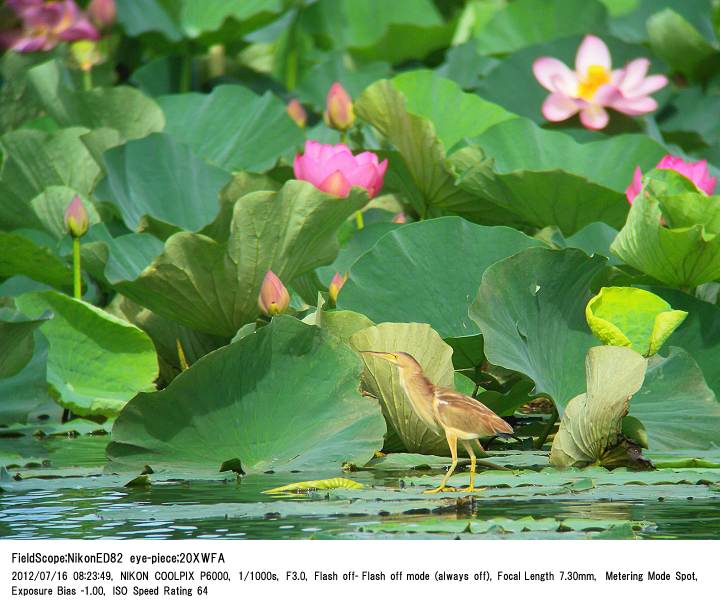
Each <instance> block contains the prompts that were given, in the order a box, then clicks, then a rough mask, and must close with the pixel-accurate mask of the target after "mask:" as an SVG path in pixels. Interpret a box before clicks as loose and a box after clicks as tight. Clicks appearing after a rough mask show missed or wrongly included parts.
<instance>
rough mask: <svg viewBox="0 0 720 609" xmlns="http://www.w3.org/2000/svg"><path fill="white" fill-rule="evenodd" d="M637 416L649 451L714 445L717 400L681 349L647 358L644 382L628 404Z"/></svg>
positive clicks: (719, 413) (719, 416)
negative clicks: (643, 429) (647, 439)
mask: <svg viewBox="0 0 720 609" xmlns="http://www.w3.org/2000/svg"><path fill="white" fill-rule="evenodd" d="M630 413H631V414H632V416H634V417H636V418H638V419H640V421H641V422H642V424H643V425H644V426H645V429H646V430H647V433H648V437H649V447H650V448H651V449H653V450H671V449H672V450H674V449H698V450H708V449H711V448H717V446H718V438H720V403H718V401H717V399H716V398H715V396H714V394H713V392H712V390H711V389H710V388H709V387H708V386H707V384H706V382H705V378H704V377H703V371H702V370H701V368H700V367H699V366H698V365H697V363H696V362H695V361H694V360H693V358H692V357H690V355H688V354H687V353H686V352H685V351H683V350H682V349H679V348H677V347H671V348H670V349H669V351H668V356H667V357H661V356H660V355H656V356H654V357H653V358H651V359H650V360H649V361H648V371H647V375H646V377H645V384H644V385H643V387H642V389H641V390H640V391H639V392H638V393H637V394H636V395H635V397H634V398H633V400H632V403H631V406H630Z"/></svg>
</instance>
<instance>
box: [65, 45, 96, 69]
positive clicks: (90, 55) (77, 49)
mask: <svg viewBox="0 0 720 609" xmlns="http://www.w3.org/2000/svg"><path fill="white" fill-rule="evenodd" d="M70 53H71V55H72V58H73V60H74V61H75V63H77V65H78V67H79V68H80V69H81V70H82V71H83V72H89V71H90V70H92V68H93V66H96V65H97V64H99V63H101V62H102V60H103V55H102V53H101V52H100V48H99V47H98V44H97V42H95V41H94V40H76V41H75V42H73V43H72V44H71V45H70Z"/></svg>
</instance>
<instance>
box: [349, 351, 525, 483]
mask: <svg viewBox="0 0 720 609" xmlns="http://www.w3.org/2000/svg"><path fill="white" fill-rule="evenodd" d="M360 353H362V354H364V355H369V356H372V357H376V358H379V359H383V360H385V361H387V362H390V364H392V365H393V366H396V367H397V368H398V369H399V375H400V386H401V387H402V389H403V391H404V392H405V395H406V396H407V398H408V400H409V401H410V404H411V405H412V408H413V410H414V411H415V414H417V416H418V417H420V419H421V420H422V421H423V423H425V425H427V426H428V427H429V428H430V429H431V430H432V431H433V432H435V433H436V434H437V435H439V436H442V435H443V434H444V435H445V438H446V439H447V443H448V446H449V447H450V454H451V456H452V464H451V465H450V469H449V470H448V471H447V472H446V474H445V477H444V478H443V480H442V482H441V483H440V486H438V487H437V488H435V489H432V490H429V491H426V492H427V493H439V492H442V491H444V490H446V486H445V485H446V484H447V481H448V480H449V478H450V476H452V474H453V472H454V471H455V468H456V467H457V463H458V458H457V443H458V440H460V442H461V443H462V445H463V447H464V448H465V450H466V451H467V453H468V455H469V456H470V486H468V487H467V488H465V489H461V490H463V491H469V492H472V491H474V490H475V466H476V463H477V458H476V456H475V452H474V451H473V448H472V444H471V442H473V441H474V442H475V444H476V445H477V447H478V449H479V450H480V454H481V455H483V454H485V449H484V448H483V447H482V444H480V440H479V438H486V437H493V436H510V435H512V433H513V428H512V427H511V426H510V425H509V424H508V423H507V422H506V421H504V420H503V419H501V418H500V417H499V416H497V415H496V414H495V413H494V412H493V411H492V410H490V409H489V408H488V407H487V406H485V405H484V404H483V403H482V402H479V401H478V400H476V399H474V398H471V397H470V396H468V395H465V394H464V393H460V392H459V391H455V390H454V389H450V388H449V387H439V386H437V385H435V384H433V383H432V382H431V381H430V379H429V378H428V377H427V376H426V375H425V372H424V371H423V369H422V366H421V365H420V364H419V363H418V361H417V360H416V359H415V358H414V357H413V356H412V355H410V354H409V353H405V352H404V351H393V352H391V351H360Z"/></svg>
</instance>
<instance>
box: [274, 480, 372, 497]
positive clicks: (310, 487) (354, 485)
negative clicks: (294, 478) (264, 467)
mask: <svg viewBox="0 0 720 609" xmlns="http://www.w3.org/2000/svg"><path fill="white" fill-rule="evenodd" d="M332 488H351V489H360V488H365V485H364V484H360V483H359V482H355V480H350V478H326V479H325V480H307V481H305V482H293V483H292V484H286V485H285V486H278V487H276V488H271V489H268V490H266V491H263V493H265V494H267V495H275V494H278V493H297V492H301V491H315V490H326V489H332Z"/></svg>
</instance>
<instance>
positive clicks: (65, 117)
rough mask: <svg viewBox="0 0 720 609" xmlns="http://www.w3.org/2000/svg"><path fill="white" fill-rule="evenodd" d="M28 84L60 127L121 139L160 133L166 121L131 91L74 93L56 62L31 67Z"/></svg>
mask: <svg viewBox="0 0 720 609" xmlns="http://www.w3.org/2000/svg"><path fill="white" fill-rule="evenodd" d="M28 81H29V83H30V86H31V87H32V89H33V90H34V93H35V95H36V96H37V98H38V99H39V100H40V101H41V103H42V105H43V107H44V108H45V110H46V111H47V113H48V115H49V116H50V117H52V118H53V119H54V120H55V122H56V123H57V124H58V125H60V126H61V127H72V126H76V125H79V126H83V127H87V128H88V129H95V128H100V127H105V128H110V129H114V130H116V131H117V132H119V133H120V134H121V135H122V137H123V139H134V138H140V137H145V136H146V135H148V134H149V133H152V132H153V131H161V130H162V128H163V126H164V125H165V118H164V116H163V113H162V110H161V109H160V107H159V106H158V105H157V103H156V102H155V101H154V100H153V99H152V98H150V97H147V96H146V95H144V94H143V93H141V92H140V91H138V90H137V89H135V88H133V87H126V86H119V87H108V88H95V89H92V90H90V91H75V90H73V89H72V88H71V87H70V86H68V85H67V83H65V82H63V72H62V68H61V66H60V64H59V62H58V61H57V60H53V61H49V62H47V63H44V64H41V65H39V66H36V67H34V68H33V69H32V70H30V71H29V72H28Z"/></svg>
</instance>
